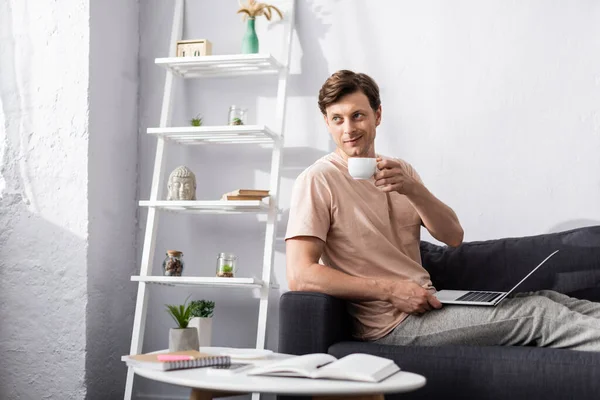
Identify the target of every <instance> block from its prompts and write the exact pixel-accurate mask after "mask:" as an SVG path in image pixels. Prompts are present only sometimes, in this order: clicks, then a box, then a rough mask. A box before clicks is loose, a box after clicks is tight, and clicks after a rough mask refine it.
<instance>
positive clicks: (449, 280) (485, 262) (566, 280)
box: [421, 226, 600, 293]
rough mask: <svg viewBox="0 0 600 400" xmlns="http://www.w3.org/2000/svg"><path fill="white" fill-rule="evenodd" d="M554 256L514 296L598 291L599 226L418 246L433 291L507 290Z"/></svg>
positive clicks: (423, 243) (599, 277) (599, 259)
mask: <svg viewBox="0 0 600 400" xmlns="http://www.w3.org/2000/svg"><path fill="white" fill-rule="evenodd" d="M554 250H559V252H558V253H557V254H556V255H554V256H553V257H552V258H551V259H550V260H548V261H547V262H546V264H544V265H543V266H542V267H541V268H540V269H538V270H537V271H536V272H535V273H534V274H533V275H531V276H530V277H529V278H528V279H527V280H526V281H525V282H523V284H521V285H520V286H519V287H518V288H517V291H518V292H525V291H534V290H543V289H551V290H556V291H558V292H561V293H570V292H575V291H580V290H584V289H589V288H597V287H600V226H591V227H585V228H578V229H573V230H569V231H564V232H557V233H548V234H543V235H537V236H528V237H520V238H504V239H496V240H488V241H479V242H467V243H463V244H462V245H461V246H459V247H457V248H450V247H442V246H437V245H434V244H431V243H427V242H422V243H421V257H422V261H423V267H425V269H427V270H428V271H429V273H430V275H431V280H432V281H433V284H434V286H435V287H436V289H438V290H440V289H475V290H503V291H504V290H509V289H510V288H512V287H513V286H514V285H515V284H516V283H517V282H519V281H520V280H521V279H522V278H523V277H525V275H527V274H528V273H529V272H530V271H531V270H532V269H533V268H534V267H535V266H536V265H538V264H539V263H540V262H541V261H542V260H543V259H544V258H546V257H547V256H548V255H549V254H550V253H551V252H553V251H554Z"/></svg>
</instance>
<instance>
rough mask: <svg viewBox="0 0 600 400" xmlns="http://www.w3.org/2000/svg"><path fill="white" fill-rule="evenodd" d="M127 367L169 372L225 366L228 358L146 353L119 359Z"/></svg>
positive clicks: (190, 352)
mask: <svg viewBox="0 0 600 400" xmlns="http://www.w3.org/2000/svg"><path fill="white" fill-rule="evenodd" d="M121 360H122V361H125V363H126V364H127V366H128V367H134V368H145V369H153V370H158V371H170V370H173V369H187V368H202V367H216V366H227V365H230V364H231V357H230V356H220V355H212V354H206V353H200V352H199V351H195V350H188V351H175V352H169V353H147V354H137V355H128V356H123V357H121Z"/></svg>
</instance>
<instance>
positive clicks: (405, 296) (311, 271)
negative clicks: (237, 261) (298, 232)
mask: <svg viewBox="0 0 600 400" xmlns="http://www.w3.org/2000/svg"><path fill="white" fill-rule="evenodd" d="M324 245H325V242H323V241H322V240H321V239H319V238H316V237H312V236H298V237H294V238H291V239H288V240H287V241H286V264H287V280H288V286H289V289H290V290H293V291H307V292H320V293H325V294H328V295H331V296H334V297H338V298H342V299H347V300H355V301H372V300H381V301H387V302H390V303H392V304H393V305H394V306H395V307H396V308H398V309H399V310H401V311H404V312H407V313H410V314H421V313H424V312H425V311H428V310H431V309H432V308H440V307H441V306H442V305H441V303H440V302H439V301H438V300H437V298H435V297H434V296H432V295H430V294H429V292H428V291H427V290H425V289H424V288H422V287H421V286H419V285H418V284H416V283H415V282H413V281H410V280H388V279H376V278H360V277H355V276H351V275H348V274H346V273H343V272H341V271H338V270H336V269H334V268H330V267H327V266H325V265H321V264H319V259H320V258H321V254H322V253H323V248H324Z"/></svg>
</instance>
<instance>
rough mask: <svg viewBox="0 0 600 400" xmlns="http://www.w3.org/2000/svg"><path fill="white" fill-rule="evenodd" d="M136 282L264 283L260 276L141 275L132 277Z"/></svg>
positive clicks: (253, 285) (245, 285) (242, 285)
mask: <svg viewBox="0 0 600 400" xmlns="http://www.w3.org/2000/svg"><path fill="white" fill-rule="evenodd" d="M131 280H132V281H134V282H146V283H154V284H159V285H167V286H210V287H239V288H261V287H263V286H264V283H263V281H262V280H261V279H258V278H219V277H201V276H140V275H134V276H132V277H131Z"/></svg>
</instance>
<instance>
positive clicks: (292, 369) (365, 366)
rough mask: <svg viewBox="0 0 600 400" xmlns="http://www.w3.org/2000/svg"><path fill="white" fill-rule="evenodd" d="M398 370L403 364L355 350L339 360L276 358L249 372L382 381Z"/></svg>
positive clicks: (328, 356)
mask: <svg viewBox="0 0 600 400" xmlns="http://www.w3.org/2000/svg"><path fill="white" fill-rule="evenodd" d="M398 371H400V367H398V365H396V363H395V362H394V361H392V360H389V359H387V358H383V357H377V356H374V355H371V354H362V353H356V354H350V355H347V356H345V357H342V358H340V359H337V358H335V357H334V356H332V355H331V354H324V353H317V354H305V355H303V356H297V357H291V358H287V359H285V360H282V361H275V362H273V363H270V364H267V365H265V366H260V367H256V368H254V369H252V370H251V371H248V373H247V374H248V375H269V376H291V377H299V378H313V379H337V380H348V381H360V382H380V381H382V380H384V379H386V378H387V377H389V376H391V375H393V374H395V373H396V372H398Z"/></svg>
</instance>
